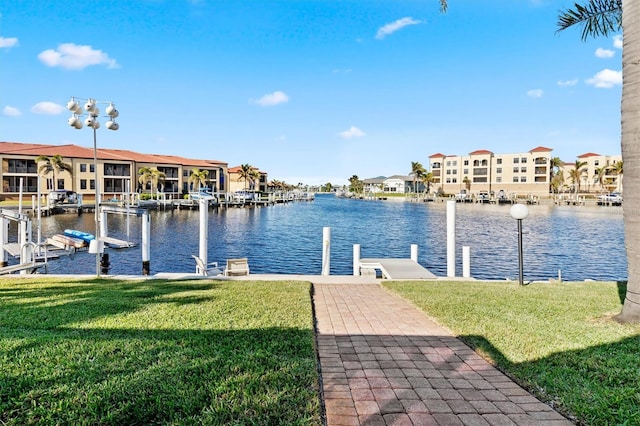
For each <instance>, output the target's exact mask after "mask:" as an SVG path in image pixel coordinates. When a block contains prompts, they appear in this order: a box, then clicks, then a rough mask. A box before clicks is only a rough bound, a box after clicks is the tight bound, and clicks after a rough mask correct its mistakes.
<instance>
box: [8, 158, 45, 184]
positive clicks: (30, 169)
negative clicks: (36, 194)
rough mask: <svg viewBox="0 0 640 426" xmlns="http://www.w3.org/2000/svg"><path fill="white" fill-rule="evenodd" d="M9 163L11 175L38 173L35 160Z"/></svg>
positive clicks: (10, 161) (9, 161) (11, 161)
mask: <svg viewBox="0 0 640 426" xmlns="http://www.w3.org/2000/svg"><path fill="white" fill-rule="evenodd" d="M7 163H8V164H7V165H8V166H9V173H38V166H37V164H36V162H35V161H34V160H15V159H9V160H8V161H7ZM29 192H31V191H29Z"/></svg>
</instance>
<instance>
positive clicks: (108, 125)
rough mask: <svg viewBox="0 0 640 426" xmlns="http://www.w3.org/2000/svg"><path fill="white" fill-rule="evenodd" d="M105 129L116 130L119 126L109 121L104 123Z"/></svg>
mask: <svg viewBox="0 0 640 426" xmlns="http://www.w3.org/2000/svg"><path fill="white" fill-rule="evenodd" d="M105 127H106V128H107V129H109V130H118V129H119V128H120V126H119V125H118V123H116V122H115V121H113V120H109V121H107V122H106V123H105Z"/></svg>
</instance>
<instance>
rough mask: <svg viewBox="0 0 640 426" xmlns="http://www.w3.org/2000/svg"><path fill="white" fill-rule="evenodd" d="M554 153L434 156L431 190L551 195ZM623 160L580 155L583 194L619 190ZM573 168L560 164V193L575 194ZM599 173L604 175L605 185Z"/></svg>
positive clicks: (545, 150)
mask: <svg viewBox="0 0 640 426" xmlns="http://www.w3.org/2000/svg"><path fill="white" fill-rule="evenodd" d="M552 151H553V150H552V149H551V148H546V147H543V146H538V147H536V148H533V149H531V150H530V151H527V152H521V153H513V154H495V153H493V152H491V151H488V150H477V151H473V152H471V153H469V154H468V155H462V156H460V155H444V154H440V153H438V154H433V155H431V156H430V157H429V170H430V171H431V173H432V175H433V177H434V183H433V184H432V188H433V190H434V191H438V192H441V193H445V194H457V193H460V192H461V191H463V190H466V191H467V192H468V193H471V194H477V193H478V192H480V191H488V192H493V193H498V192H500V191H503V192H504V193H505V194H506V195H509V196H511V195H515V196H520V197H526V196H529V195H533V196H548V195H549V194H550V192H551V176H552V169H551V159H552V158H553V157H552V155H551V152H552ZM621 160H622V157H621V156H620V155H600V154H595V153H586V154H582V155H578V156H577V161H580V162H584V163H585V164H584V165H582V166H581V167H580V185H579V186H580V191H581V192H601V191H612V190H618V191H620V190H621V181H622V176H621V175H619V174H617V173H616V172H615V169H614V166H615V164H616V163H617V162H619V161H621ZM574 167H575V163H562V164H561V165H560V171H561V172H562V173H563V177H564V184H563V185H562V186H561V188H560V191H561V192H563V191H564V192H571V191H575V189H576V185H577V184H576V183H574V182H573V181H572V179H571V177H570V169H572V168H574ZM600 173H605V178H603V179H602V182H603V184H602V185H601V184H600V182H601V179H600V176H599V174H600Z"/></svg>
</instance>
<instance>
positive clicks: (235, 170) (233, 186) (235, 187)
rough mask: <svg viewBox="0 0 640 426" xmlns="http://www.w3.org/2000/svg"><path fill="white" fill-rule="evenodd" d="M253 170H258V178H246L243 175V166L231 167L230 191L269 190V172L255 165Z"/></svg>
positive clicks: (229, 170)
mask: <svg viewBox="0 0 640 426" xmlns="http://www.w3.org/2000/svg"><path fill="white" fill-rule="evenodd" d="M253 170H255V171H256V172H258V175H259V178H257V179H253V180H252V179H247V180H246V181H245V179H244V178H243V177H242V173H241V171H242V166H235V167H229V169H228V172H229V179H228V182H229V185H228V191H229V192H236V191H245V190H246V191H251V192H254V191H257V192H267V173H266V172H263V171H261V170H258V169H257V168H255V167H253Z"/></svg>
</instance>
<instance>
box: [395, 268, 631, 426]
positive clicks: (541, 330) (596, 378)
mask: <svg viewBox="0 0 640 426" xmlns="http://www.w3.org/2000/svg"><path fill="white" fill-rule="evenodd" d="M384 285H385V287H386V288H388V289H389V290H390V291H392V292H395V293H397V294H399V295H401V296H402V297H404V298H406V299H408V300H410V301H412V302H413V303H414V304H415V305H416V306H418V307H419V308H420V309H422V310H423V311H424V312H427V313H428V314H429V315H430V316H432V317H433V318H435V319H437V321H438V322H439V323H440V324H442V325H444V326H446V327H448V328H449V329H450V330H452V331H453V332H454V333H455V334H456V335H458V336H459V337H460V338H461V339H462V340H464V341H465V342H466V343H468V344H469V345H470V346H472V347H473V348H475V349H476V350H477V351H478V352H479V353H481V354H483V355H484V356H486V357H488V358H489V359H491V360H492V361H493V362H494V363H495V364H496V365H497V366H498V367H499V368H500V369H502V370H503V371H505V372H507V373H508V374H509V375H511V376H512V377H514V378H515V379H516V380H517V381H518V382H519V383H520V384H522V385H523V386H525V387H526V388H527V389H528V390H530V391H532V392H533V393H535V394H536V395H537V396H539V397H540V398H541V399H543V400H545V401H547V402H548V403H550V404H552V405H553V406H554V407H556V408H557V409H559V410H560V411H561V412H563V413H564V414H568V415H570V416H571V417H572V418H574V419H575V420H577V421H578V422H579V423H580V424H587V425H638V424H640V326H629V325H626V326H625V325H620V324H618V323H616V322H615V321H613V320H612V316H613V315H614V314H616V313H618V312H620V309H621V307H622V302H621V297H620V296H621V295H624V292H625V288H624V287H625V286H624V284H616V283H596V282H582V283H556V284H531V285H528V286H518V285H517V284H514V283H513V282H504V283H502V282H491V283H488V282H459V281H448V282H389V283H385V284H384Z"/></svg>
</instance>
